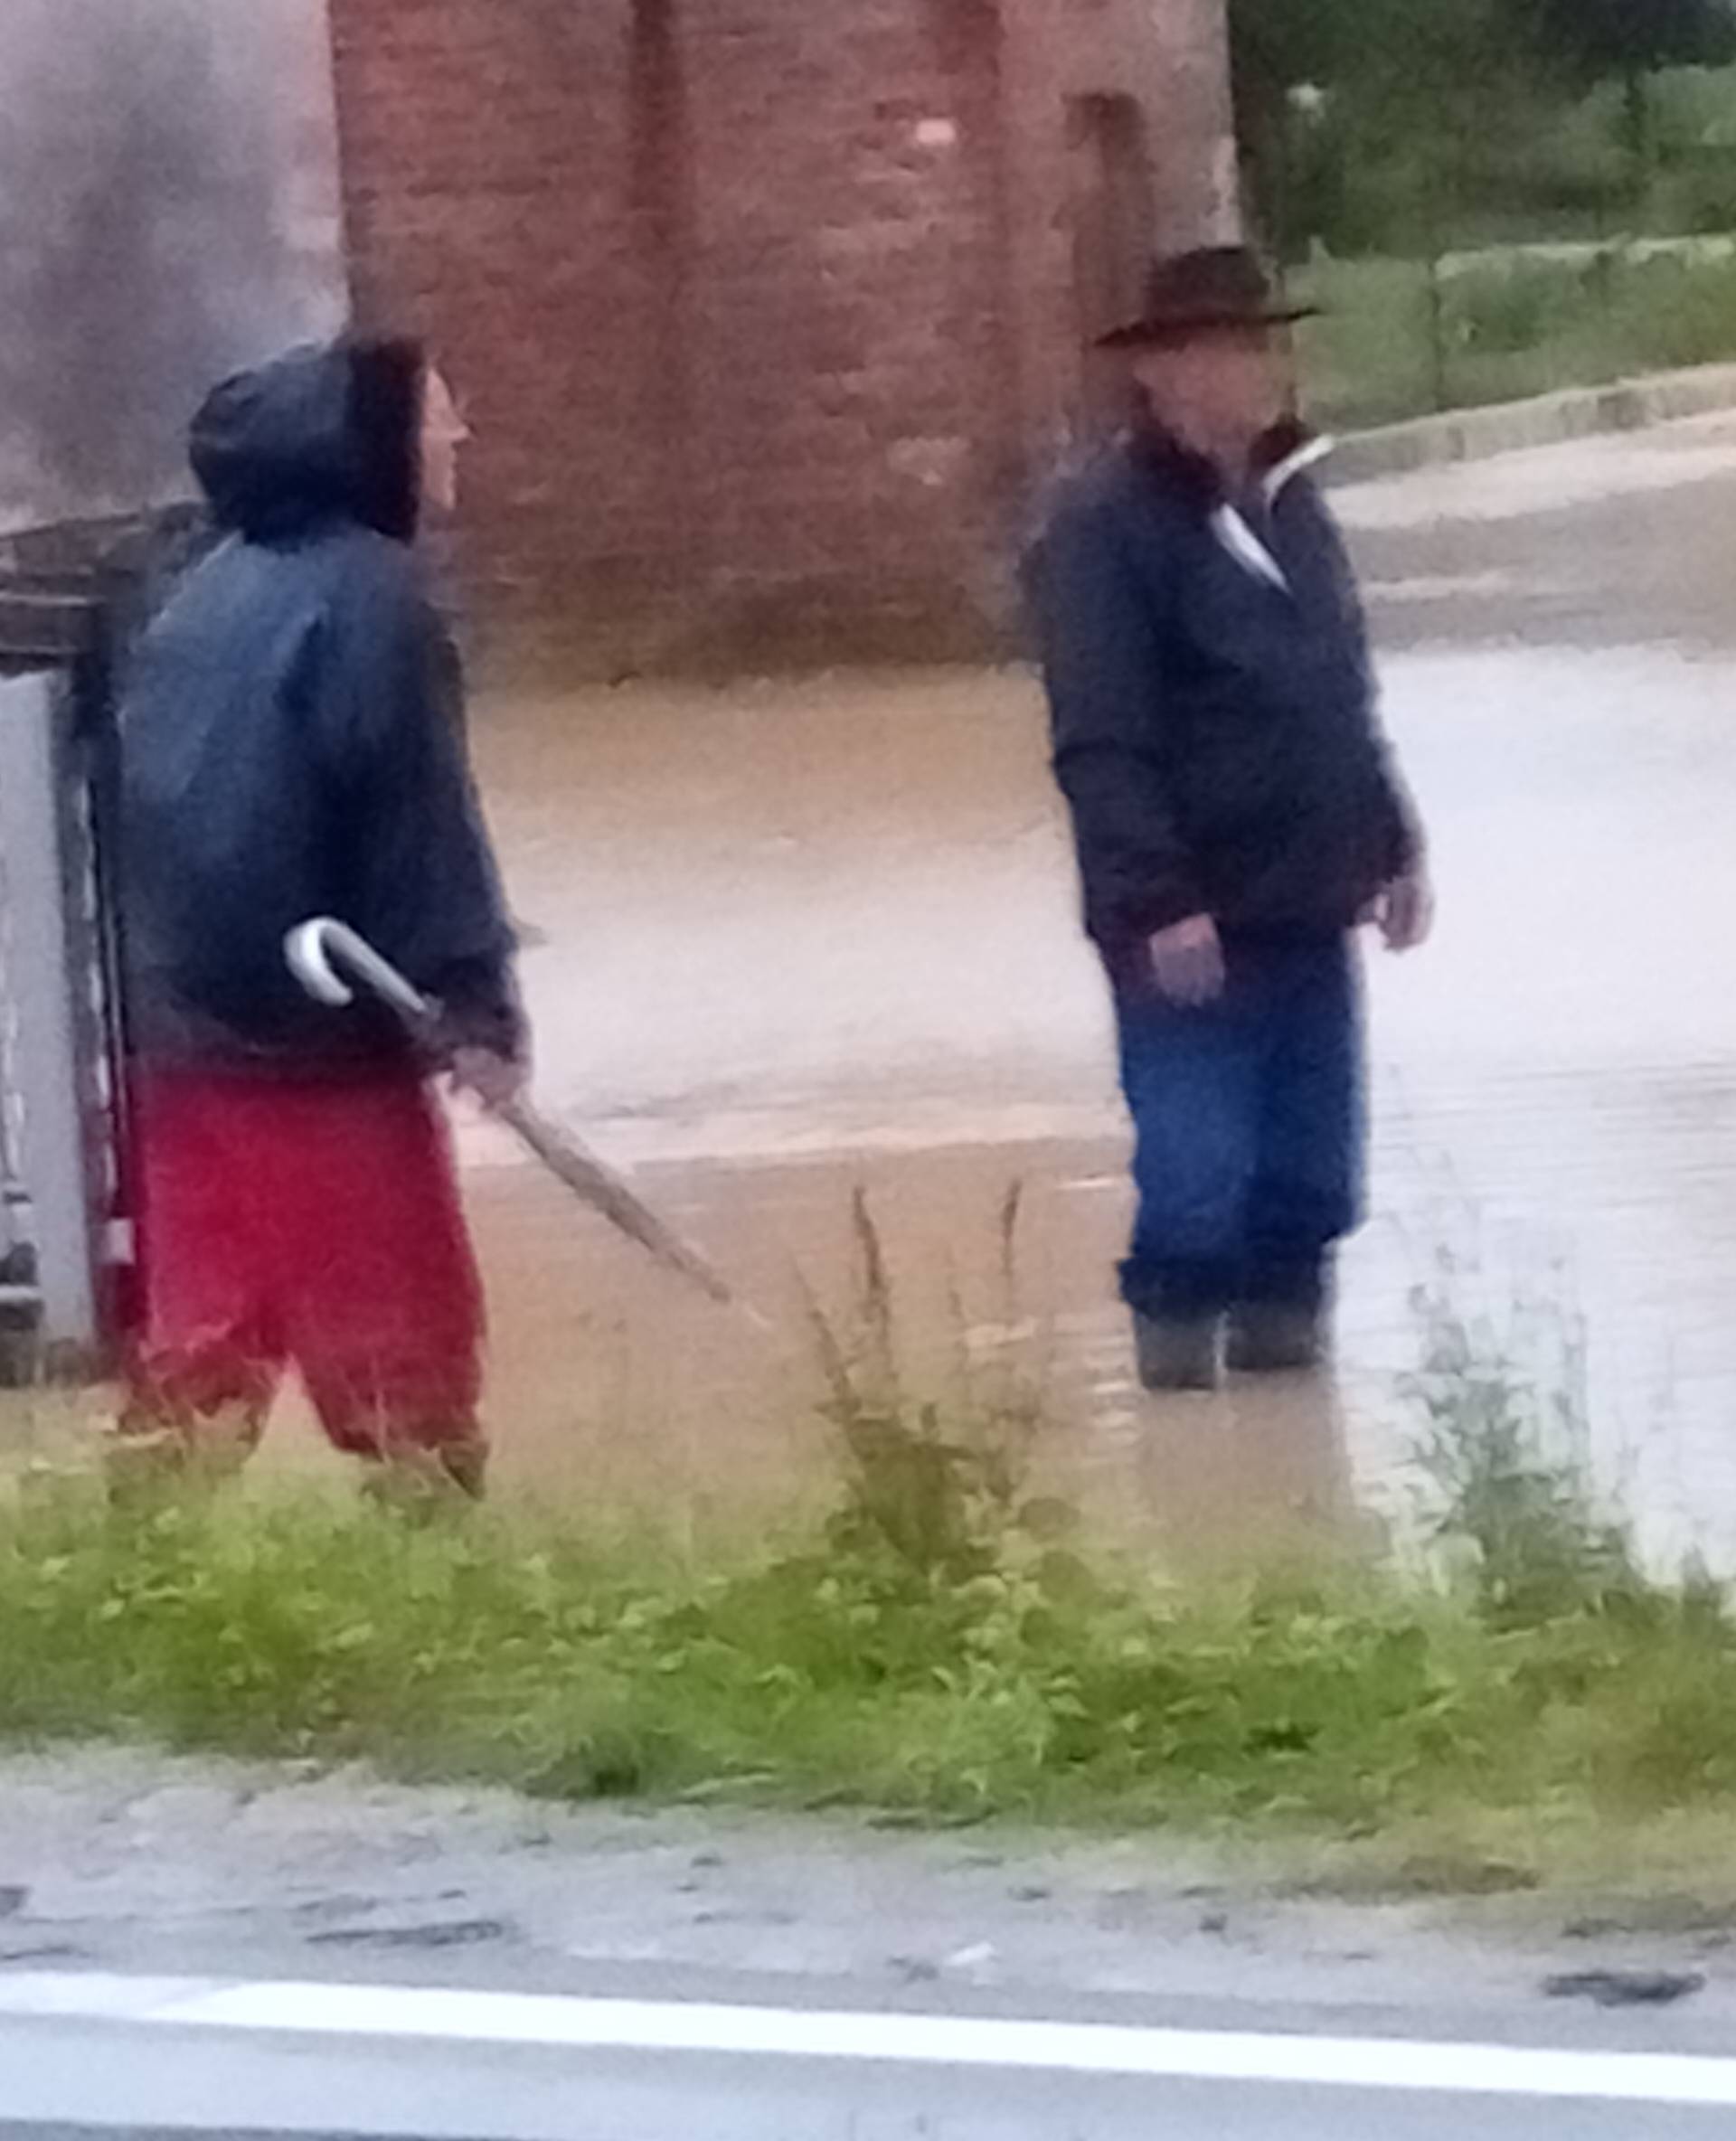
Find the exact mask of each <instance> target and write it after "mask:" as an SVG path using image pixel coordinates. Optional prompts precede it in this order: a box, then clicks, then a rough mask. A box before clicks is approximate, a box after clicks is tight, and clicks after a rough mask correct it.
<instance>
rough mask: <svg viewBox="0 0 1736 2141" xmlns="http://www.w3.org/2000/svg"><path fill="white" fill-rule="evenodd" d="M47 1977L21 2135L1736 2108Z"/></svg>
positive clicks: (847, 2136) (809, 2019) (15, 2115)
mask: <svg viewBox="0 0 1736 2141" xmlns="http://www.w3.org/2000/svg"><path fill="white" fill-rule="evenodd" d="M35 1982H36V1985H37V1988H38V1993H39V1995H40V1996H37V1997H35V1999H34V2004H36V2005H37V2006H38V2007H40V2008H41V2009H42V2010H43V2011H42V2012H39V2013H35V2014H32V2013H28V2012H23V2011H20V2010H23V2009H27V2008H29V2007H30V2006H31V2004H33V1995H32V1991H31V1987H30V1983H29V1981H14V1984H12V1985H8V1987H7V1989H6V2004H7V2005H8V2006H9V2007H10V2008H12V2009H13V2010H14V2012H11V2013H8V2014H6V2015H5V2018H4V2019H0V2136H21V2137H24V2141H72V2137H73V2136H85V2135H93V2136H94V2135H99V2134H104V2133H109V2134H112V2133H116V2132H120V2133H125V2134H127V2135H128V2136H133V2137H134V2141H154V2137H155V2136H165V2137H166V2136H170V2135H175V2136H180V2135H184V2134H193V2133H197V2134H203V2135H207V2136H210V2135H224V2136H232V2137H233V2141H241V2136H247V2137H248V2141H266V2137H268V2136H269V2137H271V2141H278V2137H281V2136H291V2135H295V2136H322V2137H323V2141H363V2137H364V2136H365V2137H369V2141H373V2137H375V2136H395V2137H400V2141H402V2137H409V2136H415V2137H416V2141H1136V2137H1137V2141H1152V2137H1153V2136H1175V2137H1177V2141H1182V2137H1186V2141H1193V2137H1194V2136H1198V2137H1199V2141H1208V2137H1212V2141H1217V2137H1220V2136H1222V2141H1278V2137H1279V2136H1282V2137H1283V2141H1358V2137H1359V2136H1366V2137H1367V2141H1376V2137H1379V2141H1448V2136H1450V2137H1451V2141H1461V2137H1462V2136H1464V2135H1465V2134H1466V2133H1467V2132H1475V2133H1476V2134H1477V2135H1478V2136H1482V2137H1483V2141H1522V2137H1523V2141H1543V2137H1546V2141H1617V2137H1618V2136H1619V2137H1620V2141H1634V2137H1635V2136H1645V2141H1687V2137H1689V2136H1712V2135H1728V2134H1729V2133H1730V2132H1731V2130H1732V2121H1736V2061H1731V2060H1726V2059H1722V2058H1716V2057H1704V2056H1702V2057H1686V2056H1684V2055H1682V2054H1680V2053H1676V2052H1670V2051H1654V2052H1649V2053H1648V2052H1646V2051H1639V2050H1629V2051H1609V2050H1595V2051H1587V2050H1583V2049H1569V2048H1566V2047H1561V2048H1556V2049H1546V2048H1538V2047H1524V2046H1513V2045H1501V2046H1496V2045H1488V2044H1484V2045H1473V2044H1463V2043H1451V2042H1423V2041H1409V2042H1407V2041H1402V2040H1398V2039H1380V2038H1360V2039H1358V2038H1346V2037H1339V2036H1324V2035H1311V2034H1307V2033H1303V2032H1301V2031H1299V2030H1298V2031H1297V2032H1288V2031H1278V2032H1277V2033H1273V2032H1270V2031H1266V2032H1262V2033H1251V2032H1236V2031H1233V2030H1222V2031H1200V2030H1195V2029H1191V2028H1189V2029H1170V2028H1165V2027H1163V2026H1161V2025H1149V2026H1137V2027H1135V2026H1127V2025H1116V2026H1106V2025H1098V2024H1091V2023H1084V2024H1080V2023H1068V2022H1052V2021H1045V2020H1042V2019H1032V2020H1029V2021H1023V2022H1022V2021H1017V2020H1011V2021H1009V2020H1005V2019H984V2018H981V2017H969V2016H958V2015H949V2014H936V2013H927V2014H910V2013H901V2014H886V2013H878V2014H844V2013H835V2012H830V2011H826V2010H824V2009H814V2008H807V2009H778V2008H770V2007H741V2006H733V2007H731V2006H721V2005H719V2006H706V2005H701V2004H693V2005H685V2006H684V2005H679V2004H653V2003H639V2002H620V2001H590V2000H571V1999H530V1998H525V1997H523V1996H519V1995H474V1994H467V1993H452V1992H433V1993H430V1992H426V1991H423V1992H405V1991H397V1990H392V1989H390V1988H383V1987H368V1986H355V1985H350V1986H332V1985H325V1986H317V1985H302V1986H285V1985H267V1986H245V1985H241V1986H235V1985H218V1984H212V1985H196V1984H193V1982H192V1981H182V1982H176V1981H156V1982H152V1981H146V1980H125V1981H123V1980H110V1979H99V1978H90V1979H60V1980H40V1981H35ZM20 1985H23V1987H24V1989H23V1991H22V1992H21V1991H20V1990H19V1986H20ZM81 1987H92V1988H94V1992H93V1994H92V1995H91V1996H89V1997H87V1996H86V1995H85V1994H84V1993H83V1992H82V1991H81V1990H80V1988H81ZM44 1988H45V1989H44ZM56 2010H58V2012H56ZM1628 2042H1629V2043H1630V2044H1631V2045H1636V2046H1637V2045H1639V2044H1642V2043H1643V2042H1645V2035H1644V2031H1643V2027H1639V2028H1636V2030H1635V2031H1634V2033H1632V2035H1631V2036H1630V2037H1629V2038H1628Z"/></svg>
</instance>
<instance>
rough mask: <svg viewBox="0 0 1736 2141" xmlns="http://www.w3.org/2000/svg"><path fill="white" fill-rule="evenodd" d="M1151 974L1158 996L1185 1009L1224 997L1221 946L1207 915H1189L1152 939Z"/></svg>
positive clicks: (1216, 928) (1214, 925)
mask: <svg viewBox="0 0 1736 2141" xmlns="http://www.w3.org/2000/svg"><path fill="white" fill-rule="evenodd" d="M1151 972H1152V978H1153V979H1154V980H1155V981H1156V984H1157V988H1158V992H1159V994H1160V995H1164V996H1165V997H1167V998H1168V1000H1169V1001H1170V1003H1172V1004H1180V1005H1181V1006H1183V1008H1184V1009H1186V1010H1194V1011H1197V1010H1199V1009H1200V1008H1201V1007H1202V1006H1203V1005H1204V1004H1215V1003H1216V1002H1217V1000H1218V998H1219V997H1220V996H1221V995H1222V994H1223V946H1222V943H1221V942H1220V941H1219V938H1218V925H1217V924H1216V922H1214V921H1213V920H1212V917H1211V916H1210V915H1209V914H1196V915H1193V916H1191V917H1190V918H1189V919H1188V920H1186V921H1184V922H1177V923H1175V926H1174V927H1173V928H1171V929H1159V930H1158V932H1157V934H1156V936H1155V937H1154V938H1152V939H1151Z"/></svg>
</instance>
